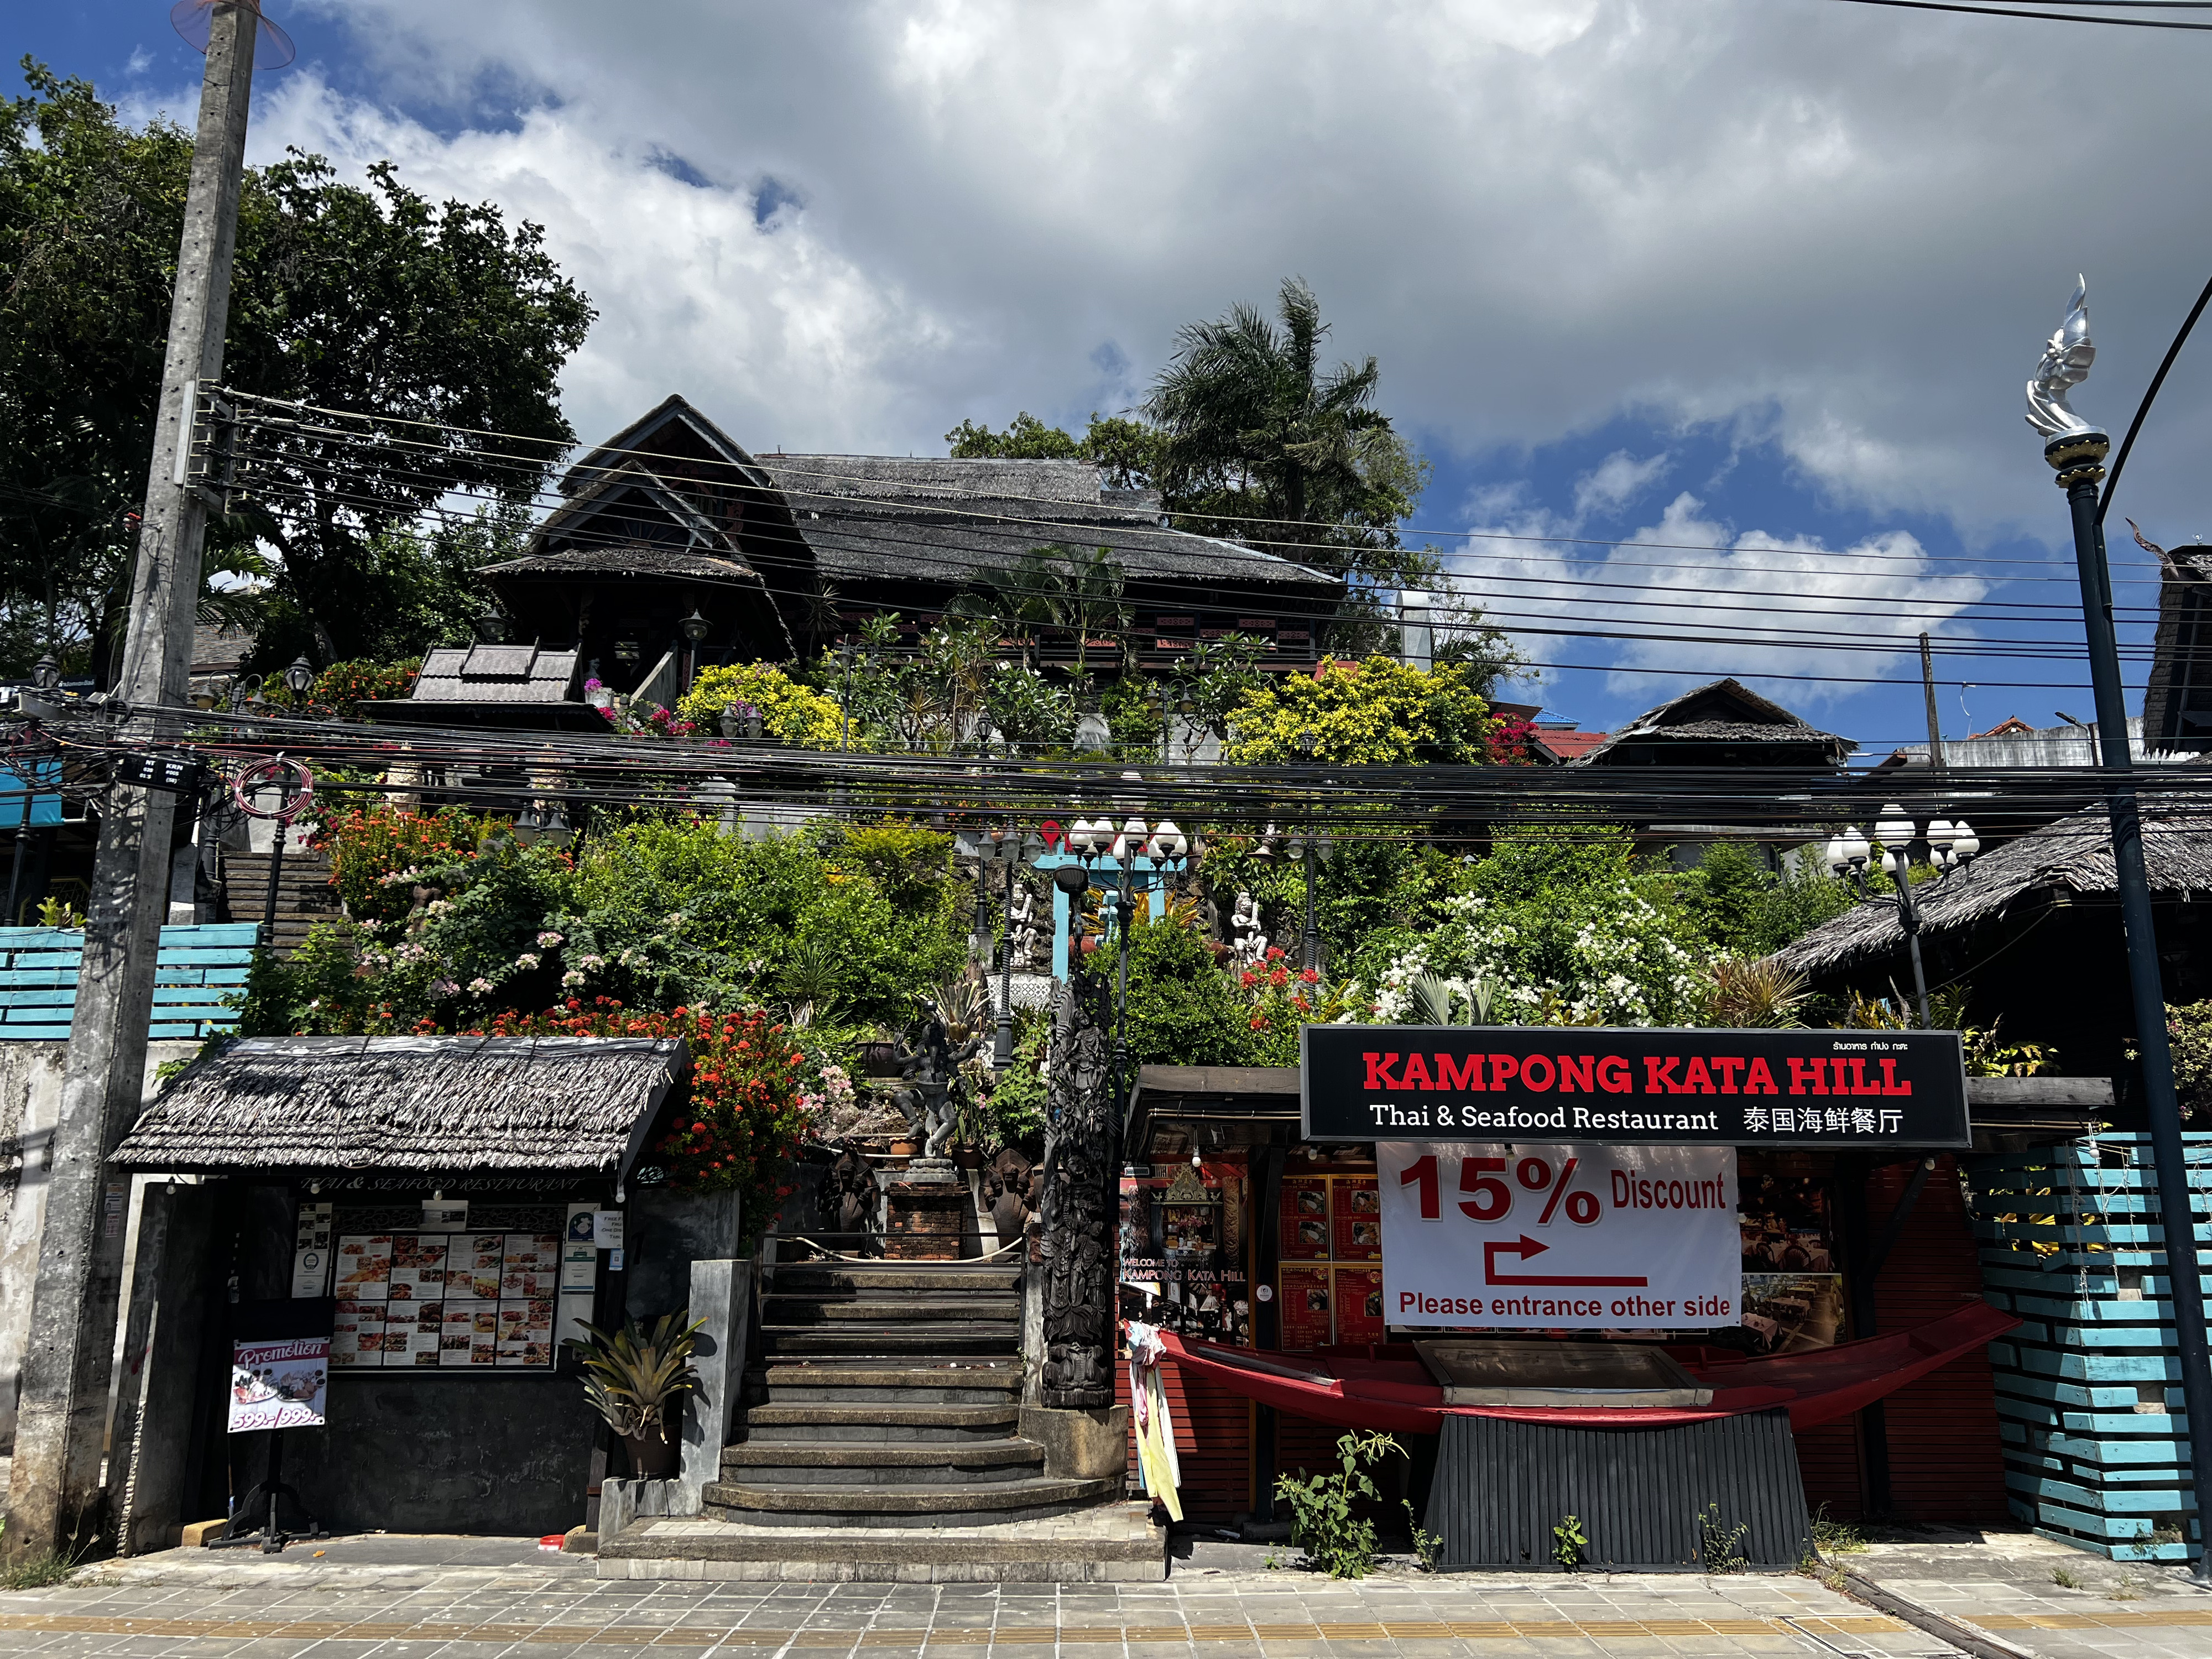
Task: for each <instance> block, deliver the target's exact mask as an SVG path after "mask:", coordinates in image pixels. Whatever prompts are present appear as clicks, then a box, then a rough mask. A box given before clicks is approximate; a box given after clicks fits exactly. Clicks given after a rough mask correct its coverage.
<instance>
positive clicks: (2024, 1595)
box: [1838, 1528, 2212, 1659]
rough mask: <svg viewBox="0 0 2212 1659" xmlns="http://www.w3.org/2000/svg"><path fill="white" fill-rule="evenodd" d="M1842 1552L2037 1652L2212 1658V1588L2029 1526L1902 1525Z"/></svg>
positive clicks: (2104, 1657) (1886, 1581)
mask: <svg viewBox="0 0 2212 1659" xmlns="http://www.w3.org/2000/svg"><path fill="white" fill-rule="evenodd" d="M1877 1536H1878V1539H1879V1541H1877V1542H1875V1544H1873V1545H1872V1547H1869V1548H1868V1549H1866V1550H1863V1551H1860V1552H1856V1553H1852V1554H1850V1555H1846V1556H1843V1557H1840V1558H1838V1559H1839V1560H1840V1562H1841V1564H1842V1565H1844V1566H1845V1567H1846V1568H1848V1569H1850V1571H1852V1572H1854V1573H1858V1574H1863V1575H1864V1576H1865V1577H1868V1578H1869V1579H1871V1580H1872V1581H1873V1582H1874V1583H1876V1584H1878V1585H1880V1586H1881V1587H1882V1588H1884V1589H1890V1590H1893V1591H1896V1592H1898V1593H1899V1594H1901V1595H1905V1596H1908V1597H1910V1598H1911V1600H1912V1601H1916V1602H1917V1603H1919V1604H1920V1605H1921V1606H1923V1607H1929V1608H1933V1609H1934V1610H1936V1611H1937V1612H1939V1613H1948V1614H1951V1615H1952V1616H1954V1617H1955V1618H1960V1619H1964V1620H1968V1621H1969V1622H1971V1623H1972V1624H1974V1625H1978V1626H1980V1627H1981V1628H1982V1629H1984V1630H1985V1631H1987V1632H1990V1634H1991V1635H1993V1636H1996V1637H1997V1638H2000V1639H2002V1640H2003V1641H2006V1642H2009V1643H2012V1644H2015V1645H2017V1646H2020V1647H2022V1648H2026V1649H2027V1650H2030V1651H2032V1652H2033V1653H2035V1654H2036V1655H2037V1656H2039V1659H2212V1590H2207V1589H2203V1588H2202V1587H2200V1586H2198V1585H2197V1584H2195V1583H2191V1582H2190V1581H2189V1579H2188V1578H2187V1577H2185V1575H2183V1574H2181V1573H2179V1572H2178V1571H2175V1570H2173V1569H2172V1568H2166V1567H2154V1566H2143V1565H2133V1566H2130V1565H2122V1564H2120V1563H2118V1562H2112V1561H2106V1560H2102V1559H2099V1558H2098V1557H2095V1556H2092V1555H2087V1554H2084V1553H2082V1552H2081V1551H2080V1550H2075V1549H2069V1548H2068V1547H2066V1546H2065V1545H2063V1544H2058V1543H2054V1542H2052V1541H2050V1540H2048V1539H2043V1538H2038V1537H2036V1536H2034V1535H2033V1534H2029V1533H2025V1532H1994V1531H1993V1532H1988V1533H1980V1534H1963V1533H1960V1534H1945V1533H1942V1532H1941V1531H1939V1530H1936V1529H1928V1530H1926V1531H1924V1532H1916V1530H1915V1529H1907V1528H1899V1529H1895V1530H1890V1531H1885V1532H1882V1533H1880V1534H1877Z"/></svg>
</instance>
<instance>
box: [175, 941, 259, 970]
mask: <svg viewBox="0 0 2212 1659" xmlns="http://www.w3.org/2000/svg"><path fill="white" fill-rule="evenodd" d="M252 960H253V952H252V951H234V950H231V949H229V948H228V947H227V946H226V947H225V948H224V949H222V950H219V951H218V950H205V951H199V950H190V951H185V950H178V951H173V950H171V949H169V948H168V947H167V945H164V946H163V947H162V948H161V955H160V956H159V957H155V963H154V965H155V967H157V968H234V967H236V966H237V965H238V964H239V963H241V962H251V961H252Z"/></svg>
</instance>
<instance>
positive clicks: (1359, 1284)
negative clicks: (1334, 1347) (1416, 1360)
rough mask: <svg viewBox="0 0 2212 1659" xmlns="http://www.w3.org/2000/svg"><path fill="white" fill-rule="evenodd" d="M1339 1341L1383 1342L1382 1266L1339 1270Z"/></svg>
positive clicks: (1337, 1285) (1337, 1316) (1385, 1339)
mask: <svg viewBox="0 0 2212 1659" xmlns="http://www.w3.org/2000/svg"><path fill="white" fill-rule="evenodd" d="M1335 1303H1336V1308H1335V1312H1336V1340H1338V1341H1340V1342H1383V1341H1387V1340H1389V1339H1388V1337H1386V1336H1385V1334H1383V1270H1382V1269H1381V1268H1380V1267H1339V1268H1338V1269H1337V1270H1336V1286H1335Z"/></svg>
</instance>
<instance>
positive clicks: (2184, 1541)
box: [1968, 1134, 2212, 1561]
mask: <svg viewBox="0 0 2212 1659" xmlns="http://www.w3.org/2000/svg"><path fill="white" fill-rule="evenodd" d="M2185 1139H2186V1141H2187V1143H2188V1154H2189V1175H2190V1189H2191V1194H2192V1195H2193V1196H2192V1203H2191V1208H2192V1209H2193V1210H2194V1211H2196V1212H2197V1214H2196V1216H2195V1218H2194V1220H2195V1226H2196V1232H2197V1249H2198V1250H2199V1251H2200V1252H2201V1253H2203V1254H2204V1255H2206V1256H2207V1257H2208V1258H2212V1226H2208V1225H2207V1223H2206V1221H2205V1219H2204V1212H2205V1209H2206V1208H2207V1205H2208V1197H2212V1135H2201V1134H2200V1135H2190V1136H2187V1137H2185ZM1968 1169H1969V1179H1970V1181H1971V1183H1972V1196H1971V1203H1972V1216H1973V1223H1974V1231H1975V1232H1976V1234H1977V1235H1978V1237H1979V1239H1980V1241H1981V1257H1982V1283H1983V1285H1984V1295H1985V1296H1987V1297H1988V1298H1989V1300H1990V1302H1991V1303H1993V1304H1995V1305H1996V1306H1997V1307H2000V1308H2002V1309H2005V1310H2007V1311H2008V1312H2011V1313H2015V1314H2017V1315H2019V1316H2020V1318H2021V1326H2020V1328H2019V1329H2017V1330H2015V1331H2014V1332H2012V1333H2011V1334H2010V1335H2008V1336H2007V1337H2006V1338H2005V1339H2004V1340H2002V1341H1999V1342H1995V1343H1992V1344H1991V1345H1990V1364H1991V1367H1992V1369H1993V1370H1994V1371H1995V1373H1996V1395H1997V1399H1996V1406H1997V1416H1998V1421H1999V1431H2000V1433H2001V1434H2002V1437H2003V1445H2004V1462H2005V1487H2006V1494H2007V1502H2008V1504H2010V1505H2011V1508H2012V1511H2013V1513H2014V1514H2015V1515H2016V1516H2019V1517H2020V1518H2021V1520H2022V1521H2024V1522H2027V1524H2028V1525H2030V1526H2032V1527H2033V1528H2034V1529H2035V1530H2036V1531H2037V1532H2039V1533H2041V1534H2043V1535H2044V1536H2045V1537H2048V1538H2054V1539H2057V1540H2058V1541H2061V1542H2063V1543H2068V1544H2072V1545H2075V1546H2077V1547H2080V1548H2082V1549H2086V1550H2092V1551H2094V1552H2095V1553H2098V1554H2100V1555H2103V1556H2106V1557H2107V1558H2109V1559H2112V1560H2115V1561H2181V1560H2189V1559H2195V1558H2196V1557H2197V1554H2198V1553H2199V1552H2200V1550H2201V1548H2202V1537H2203V1533H2202V1530H2201V1528H2200V1526H2199V1523H2198V1520H2197V1503H2196V1498H2195V1494H2193V1493H2192V1492H2191V1491H2190V1490H2189V1442H2188V1439H2187V1434H2188V1431H2189V1424H2188V1420H2187V1418H2186V1416H2185V1413H2183V1411H2182V1409H2181V1366H2180V1360H2179V1352H2178V1350H2177V1348H2176V1346H2175V1344H2174V1331H2173V1302H2172V1279H2170V1278H2169V1277H2168V1275H2167V1273H2166V1249H2165V1231H2164V1229H2163V1228H2162V1227H2161V1226H2160V1221H2159V1206H2158V1188H2157V1178H2156V1176H2154V1173H2153V1170H2152V1167H2151V1152H2150V1137H2149V1136H2148V1135H2141V1134H2124V1135H2107V1136H2104V1137H2100V1139H2096V1140H2093V1141H2091V1140H2081V1141H2073V1142H2069V1143H2068V1144H2066V1145H2064V1146H2046V1147H2042V1148H2039V1149H2038V1150H2037V1151H2034V1152H2008V1153H2003V1154H2000V1155H1998V1156H1995V1157H1990V1158H1975V1159H1973V1160H1972V1162H1971V1164H1969V1166H1968Z"/></svg>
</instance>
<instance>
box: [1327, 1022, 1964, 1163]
mask: <svg viewBox="0 0 2212 1659" xmlns="http://www.w3.org/2000/svg"><path fill="white" fill-rule="evenodd" d="M1299 1054H1300V1066H1299V1082H1300V1085H1301V1092H1302V1097H1303V1106H1304V1128H1305V1138H1306V1139H1308V1140H1324V1141H1326V1140H1382V1139H1385V1138H1388V1137H1402V1136H1408V1135H1411V1136H1418V1137H1419V1138H1420V1139H1436V1138H1438V1137H1439V1136H1440V1135H1443V1136H1448V1135H1449V1134H1450V1133H1453V1132H1454V1131H1457V1132H1459V1133H1465V1134H1474V1135H1480V1136H1482V1137H1484V1138H1486V1139H1523V1138H1527V1139H1545V1140H1572V1141H1581V1140H1589V1141H1598V1142H1604V1143H1607V1144H1613V1145H1622V1144H1628V1143H1634V1144H1637V1145H1639V1146H1827V1147H1833V1148H1837V1149H1848V1150H1851V1151H1871V1150H1873V1149H1874V1148H1875V1147H1877V1146H1881V1147H1888V1146H1960V1147H1963V1146H1972V1144H1973V1133H1972V1128H1971V1127H1970V1126H1969V1124H1968V1122H1967V1120H1966V1064H1965V1060H1964V1056H1963V1054H1962V1051H1961V1049H1960V1042H1959V1034H1958V1033H1957V1032H1956V1031H1838V1030H1824V1031H1814V1030H1800V1031H1774V1030H1755V1031H1729V1030H1662V1029H1656V1028H1644V1027H1631V1028H1615V1027H1598V1028H1589V1027H1577V1026H1567V1027H1554V1026H1524V1025H1506V1026H1466V1025H1308V1026H1305V1027H1304V1028H1303V1029H1302V1032H1301V1035H1300V1038H1299Z"/></svg>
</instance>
